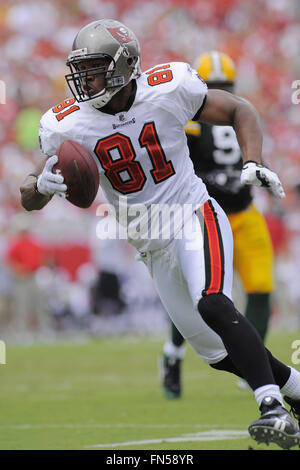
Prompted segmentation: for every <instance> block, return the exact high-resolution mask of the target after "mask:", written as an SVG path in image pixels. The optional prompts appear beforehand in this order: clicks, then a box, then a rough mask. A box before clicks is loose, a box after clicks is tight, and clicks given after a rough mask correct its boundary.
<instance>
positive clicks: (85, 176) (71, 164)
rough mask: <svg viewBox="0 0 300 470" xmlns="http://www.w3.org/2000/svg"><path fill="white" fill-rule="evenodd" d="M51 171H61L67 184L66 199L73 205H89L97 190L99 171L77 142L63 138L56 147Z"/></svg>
mask: <svg viewBox="0 0 300 470" xmlns="http://www.w3.org/2000/svg"><path fill="white" fill-rule="evenodd" d="M56 155H57V156H58V162H57V163H56V164H55V165H54V166H53V169H52V171H53V173H55V172H61V174H62V176H63V177H64V183H65V184H66V185H67V188H68V189H67V200H68V201H70V202H71V203H72V204H74V206H77V207H81V208H87V207H89V206H90V205H91V204H92V203H93V201H94V199H95V197H96V195H97V192H98V188H99V171H98V168H97V165H96V162H95V160H94V158H93V157H92V155H91V154H90V153H89V152H88V151H87V150H86V149H85V148H84V147H83V146H82V145H80V144H79V143H78V142H75V141H74V140H65V141H64V142H62V144H61V145H60V146H59V148H58V149H57V152H56Z"/></svg>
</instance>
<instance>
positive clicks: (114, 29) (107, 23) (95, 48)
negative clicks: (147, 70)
mask: <svg viewBox="0 0 300 470" xmlns="http://www.w3.org/2000/svg"><path fill="white" fill-rule="evenodd" d="M96 59H107V63H106V64H105V66H103V65H101V66H97V67H93V68H89V69H88V76H89V77H91V76H96V75H97V76H98V75H100V74H104V75H105V86H104V88H103V90H101V91H100V92H99V93H97V94H96V95H95V94H94V95H92V94H89V92H88V91H87V90H86V89H85V88H84V82H85V80H86V79H87V70H80V68H79V63H80V62H82V61H87V60H93V61H95V60H96ZM67 66H68V67H69V68H70V71H71V73H70V74H67V75H66V76H65V78H66V81H67V83H68V86H69V88H70V90H71V92H72V94H73V96H74V97H75V99H76V100H77V101H78V102H83V101H88V102H89V103H90V104H91V105H92V106H93V107H95V108H102V107H103V106H105V105H106V104H107V103H108V102H109V101H110V100H111V98H112V97H113V96H114V95H115V93H117V92H118V91H119V90H120V89H121V88H123V87H124V86H125V85H127V84H128V83H129V82H130V80H132V79H134V78H137V77H138V76H139V75H140V74H141V68H140V45H139V41H138V40H137V38H136V36H135V34H134V33H133V32H132V31H131V30H130V29H129V28H127V27H126V26H125V25H123V24H122V23H120V22H119V21H115V20H110V19H104V20H98V21H93V22H92V23H90V24H88V25H86V26H84V27H83V28H82V29H81V30H80V31H79V32H78V34H77V36H76V37H75V40H74V42H73V47H72V52H71V53H70V54H69V56H68V60H67Z"/></svg>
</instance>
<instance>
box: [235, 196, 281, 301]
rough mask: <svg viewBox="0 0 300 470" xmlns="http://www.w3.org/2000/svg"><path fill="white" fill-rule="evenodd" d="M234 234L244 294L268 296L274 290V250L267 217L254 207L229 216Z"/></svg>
mask: <svg viewBox="0 0 300 470" xmlns="http://www.w3.org/2000/svg"><path fill="white" fill-rule="evenodd" d="M228 219H229V222H230V225H231V228H232V232H233V240H234V252H233V266H234V269H235V270H236V271H237V273H238V274H239V276H240V279H241V281H242V284H243V287H244V290H245V292H246V293H247V294H250V293H268V292H271V291H272V290H273V289H274V281H273V247H272V242H271V238H270V235H269V231H268V227H267V224H266V221H265V219H264V217H263V216H262V215H261V213H260V212H259V211H258V210H257V209H256V208H255V206H254V204H250V206H249V207H248V209H246V210H244V211H241V212H238V213H236V214H228Z"/></svg>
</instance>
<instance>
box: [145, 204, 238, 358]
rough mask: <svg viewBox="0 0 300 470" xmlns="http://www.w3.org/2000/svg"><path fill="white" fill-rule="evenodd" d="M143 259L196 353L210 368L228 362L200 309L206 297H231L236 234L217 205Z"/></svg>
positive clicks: (208, 207) (205, 208)
mask: <svg viewBox="0 0 300 470" xmlns="http://www.w3.org/2000/svg"><path fill="white" fill-rule="evenodd" d="M141 259H142V260H143V261H144V262H145V264H146V265H147V267H148V269H149V272H150V274H151V276H152V278H153V281H154V285H155V288H156V291H157V292H158V295H159V297H160V299H161V301H162V303H163V305H164V307H165V309H166V311H167V312H168V314H169V316H170V318H171V320H172V321H173V323H174V324H175V326H176V328H177V329H178V330H179V331H180V333H181V334H182V336H183V337H184V338H185V339H186V340H187V341H188V342H189V343H190V345H191V346H192V348H193V349H194V350H195V351H196V353H197V354H198V355H199V356H201V357H202V358H203V359H204V361H206V362H207V363H210V364H213V363H216V362H219V361H221V360H222V359H224V357H226V356H227V352H226V350H225V347H224V344H223V342H222V340H221V338H220V336H219V335H217V334H216V333H215V332H214V331H213V330H212V329H211V328H210V327H209V326H208V325H207V324H206V323H205V322H204V320H203V319H202V317H201V315H200V313H199V311H198V308H197V305H198V302H199V300H200V299H201V297H202V296H203V295H209V294H212V293H223V294H225V295H226V296H227V297H229V298H230V299H231V297H232V277H233V265H232V259H233V239H232V231H231V227H230V224H229V221H228V219H227V216H226V214H225V212H224V211H223V209H222V208H221V207H220V206H219V204H218V203H217V202H216V201H215V200H214V199H212V198H211V199H210V200H208V201H207V202H206V203H205V204H204V205H203V206H201V207H200V208H199V209H198V210H197V212H195V213H194V214H193V216H192V219H191V220H190V221H189V223H188V224H186V225H185V226H184V227H183V229H182V230H181V232H179V233H177V235H176V238H175V239H173V240H172V241H171V242H170V243H169V244H168V245H167V247H165V248H163V249H159V250H155V251H152V252H146V253H144V254H143V255H142V257H141ZM220 315H222V312H220Z"/></svg>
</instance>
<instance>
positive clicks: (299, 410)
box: [283, 395, 300, 426]
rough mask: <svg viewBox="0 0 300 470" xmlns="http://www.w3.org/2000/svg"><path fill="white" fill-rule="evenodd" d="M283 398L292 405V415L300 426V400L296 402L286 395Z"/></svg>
mask: <svg viewBox="0 0 300 470" xmlns="http://www.w3.org/2000/svg"><path fill="white" fill-rule="evenodd" d="M283 398H284V399H285V401H286V402H287V403H288V404H289V405H290V407H291V413H293V415H294V417H295V419H296V420H297V421H298V425H299V426H300V400H294V399H293V398H289V397H287V396H286V395H285V396H284V397H283Z"/></svg>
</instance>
